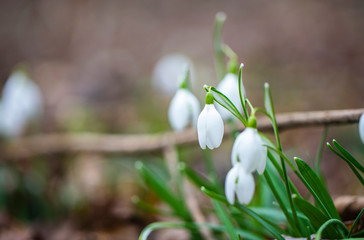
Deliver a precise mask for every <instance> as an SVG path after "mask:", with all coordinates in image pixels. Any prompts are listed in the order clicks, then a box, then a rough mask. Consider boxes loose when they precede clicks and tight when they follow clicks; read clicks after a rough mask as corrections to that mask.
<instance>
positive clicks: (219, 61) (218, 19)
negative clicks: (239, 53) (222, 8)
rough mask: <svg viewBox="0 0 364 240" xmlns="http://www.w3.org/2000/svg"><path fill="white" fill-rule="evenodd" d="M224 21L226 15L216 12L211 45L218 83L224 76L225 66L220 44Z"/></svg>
mask: <svg viewBox="0 0 364 240" xmlns="http://www.w3.org/2000/svg"><path fill="white" fill-rule="evenodd" d="M225 20H226V15H225V13H223V12H218V13H217V14H216V16H215V26H214V33H213V45H214V53H215V65H216V73H217V77H218V79H219V81H220V80H221V79H223V77H224V76H225V64H224V52H223V43H222V29H223V27H224V22H225Z"/></svg>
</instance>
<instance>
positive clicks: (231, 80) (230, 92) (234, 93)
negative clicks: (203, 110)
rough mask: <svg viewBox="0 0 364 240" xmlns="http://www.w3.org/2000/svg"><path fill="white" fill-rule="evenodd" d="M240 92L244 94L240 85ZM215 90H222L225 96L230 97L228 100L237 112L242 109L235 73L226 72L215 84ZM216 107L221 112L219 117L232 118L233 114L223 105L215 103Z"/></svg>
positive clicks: (237, 79)
mask: <svg viewBox="0 0 364 240" xmlns="http://www.w3.org/2000/svg"><path fill="white" fill-rule="evenodd" d="M241 87H242V89H241V90H242V94H243V96H245V89H244V86H243V85H242V86H241ZM217 90H219V91H220V92H222V93H223V94H224V95H225V96H226V97H228V98H229V99H230V101H231V102H232V103H233V104H234V105H235V107H236V108H237V109H238V111H239V112H242V111H243V107H242V106H241V102H240V96H239V78H238V76H237V75H236V74H233V73H228V74H226V75H225V77H224V78H223V79H222V80H221V82H220V83H219V85H218V86H217ZM215 106H216V109H217V110H218V111H219V113H220V114H221V117H222V118H223V119H224V120H226V119H229V118H233V117H234V116H233V115H232V114H231V113H230V112H229V111H228V110H227V109H225V108H224V107H222V106H221V105H219V104H215Z"/></svg>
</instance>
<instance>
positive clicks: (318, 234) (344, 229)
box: [315, 219, 348, 240]
mask: <svg viewBox="0 0 364 240" xmlns="http://www.w3.org/2000/svg"><path fill="white" fill-rule="evenodd" d="M334 224H335V225H337V226H339V227H341V229H342V230H343V231H344V232H345V233H344V234H347V233H348V229H347V228H346V226H345V224H344V223H343V222H341V221H339V220H337V219H330V220H327V221H326V222H325V223H324V224H322V226H321V227H320V229H319V230H318V231H317V233H316V238H315V240H320V239H321V235H322V234H323V232H324V231H325V230H326V228H328V227H329V226H331V225H334ZM340 233H341V232H340ZM344 234H343V233H341V235H340V239H344V238H345V235H344Z"/></svg>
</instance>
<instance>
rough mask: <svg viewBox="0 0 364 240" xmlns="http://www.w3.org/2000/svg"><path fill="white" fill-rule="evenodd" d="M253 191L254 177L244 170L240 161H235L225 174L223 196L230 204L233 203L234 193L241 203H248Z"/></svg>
mask: <svg viewBox="0 0 364 240" xmlns="http://www.w3.org/2000/svg"><path fill="white" fill-rule="evenodd" d="M254 191H255V182H254V177H253V175H252V174H251V173H248V172H246V171H245V169H244V167H243V165H242V164H241V163H237V164H235V165H234V166H233V168H232V169H230V171H229V172H228V174H227V175H226V180H225V196H226V199H227V200H228V202H229V203H230V204H234V202H235V195H236V196H237V197H238V201H239V202H240V203H241V204H249V203H250V201H251V200H252V198H253V195H254Z"/></svg>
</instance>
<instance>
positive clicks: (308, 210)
mask: <svg viewBox="0 0 364 240" xmlns="http://www.w3.org/2000/svg"><path fill="white" fill-rule="evenodd" d="M293 201H294V203H295V204H296V206H297V208H298V209H299V210H300V211H301V212H302V213H303V214H304V215H306V217H307V218H308V219H309V220H310V222H311V223H312V226H313V228H314V230H315V231H317V230H318V229H319V228H320V227H321V226H322V224H324V223H325V222H326V221H328V220H329V218H328V217H327V216H325V215H324V214H323V213H322V212H321V211H320V210H319V209H318V208H316V207H315V206H313V205H312V204H311V203H309V202H308V201H306V200H305V199H303V198H300V197H295V198H293ZM323 236H324V237H325V238H330V239H332V238H340V235H339V234H338V232H337V231H336V229H335V228H334V227H333V226H329V227H328V228H327V229H326V231H324V232H323Z"/></svg>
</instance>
